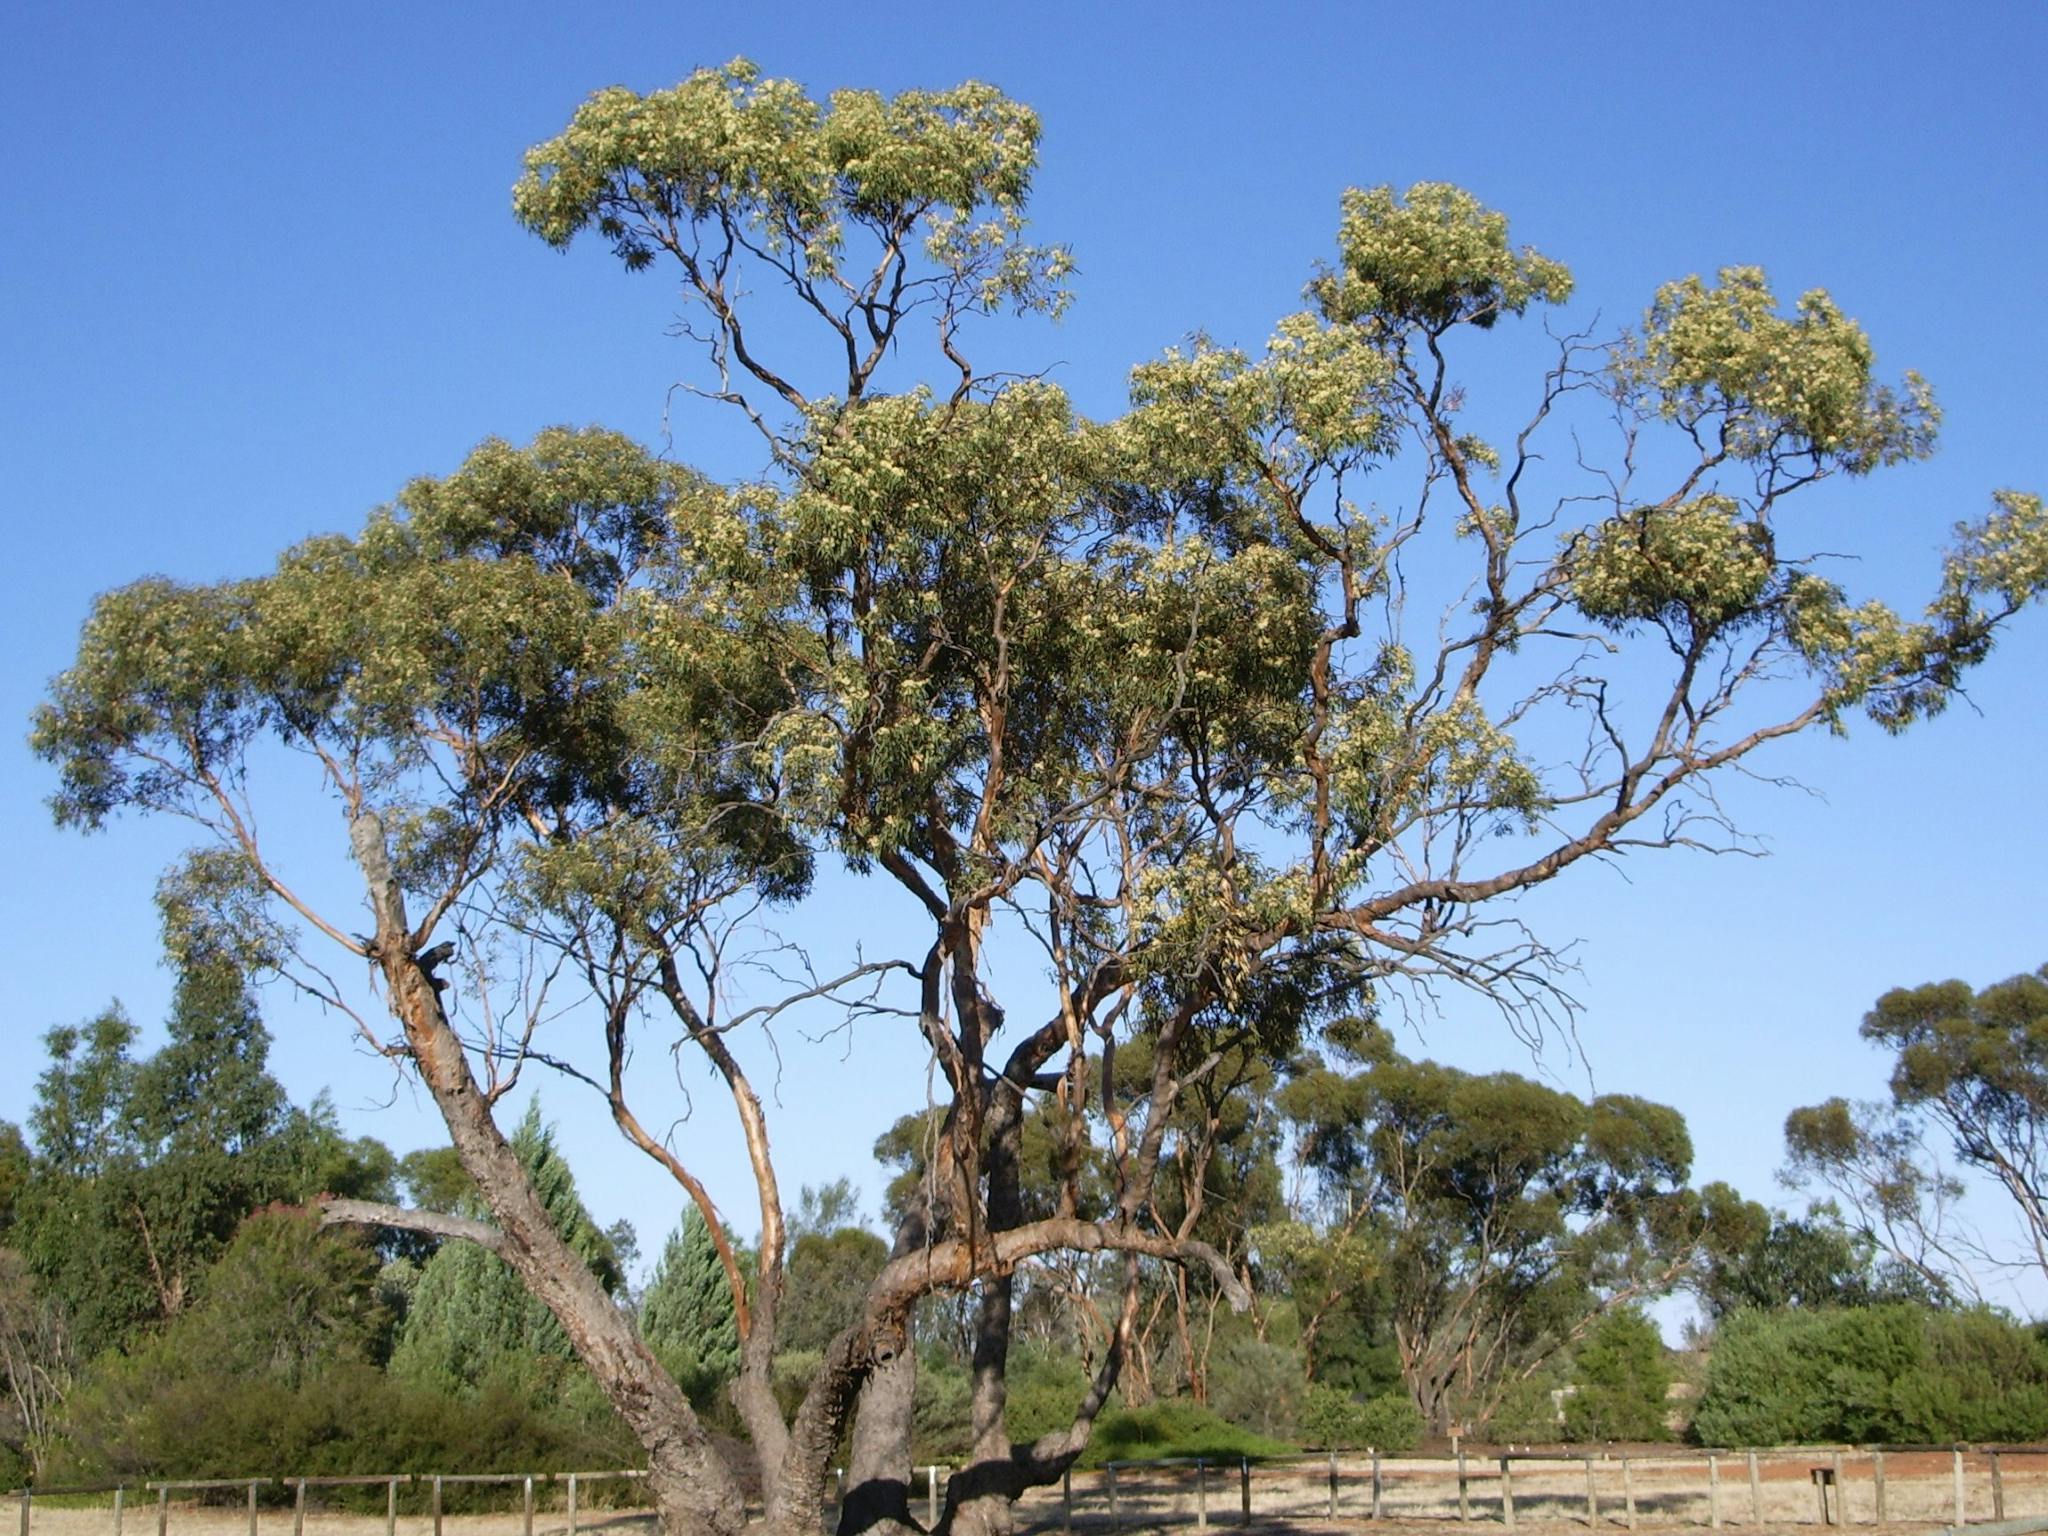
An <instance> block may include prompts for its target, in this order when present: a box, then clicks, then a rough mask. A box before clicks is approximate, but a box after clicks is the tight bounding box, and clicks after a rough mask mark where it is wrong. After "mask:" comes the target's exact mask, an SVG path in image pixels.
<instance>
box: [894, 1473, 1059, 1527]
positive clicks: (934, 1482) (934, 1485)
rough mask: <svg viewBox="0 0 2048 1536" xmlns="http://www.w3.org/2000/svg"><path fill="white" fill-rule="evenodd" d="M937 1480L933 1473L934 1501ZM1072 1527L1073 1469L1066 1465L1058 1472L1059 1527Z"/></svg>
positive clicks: (936, 1517) (934, 1517)
mask: <svg viewBox="0 0 2048 1536" xmlns="http://www.w3.org/2000/svg"><path fill="white" fill-rule="evenodd" d="M938 1481H939V1480H938V1475H937V1474H936V1473H934V1474H933V1476H932V1497H933V1499H934V1501H935V1502H936V1500H937V1497H938ZM931 1523H932V1525H937V1524H938V1523H939V1521H938V1516H936V1515H934V1516H933V1517H932V1522H931ZM1073 1528H1074V1469H1073V1468H1072V1467H1068V1468H1067V1470H1066V1471H1064V1472H1062V1473H1061V1474H1060V1529H1061V1530H1063V1531H1071V1530H1073ZM926 1529H930V1527H929V1526H928V1527H926Z"/></svg>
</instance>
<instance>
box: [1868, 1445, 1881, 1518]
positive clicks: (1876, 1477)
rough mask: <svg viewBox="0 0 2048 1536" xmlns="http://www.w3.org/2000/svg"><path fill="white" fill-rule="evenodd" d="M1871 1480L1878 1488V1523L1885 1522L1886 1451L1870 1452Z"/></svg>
mask: <svg viewBox="0 0 2048 1536" xmlns="http://www.w3.org/2000/svg"><path fill="white" fill-rule="evenodd" d="M1870 1481H1871V1484H1872V1486H1873V1487H1875V1488H1876V1490H1877V1523H1878V1524H1879V1525H1883V1524H1884V1452H1883V1451H1872V1452H1871V1453H1870Z"/></svg>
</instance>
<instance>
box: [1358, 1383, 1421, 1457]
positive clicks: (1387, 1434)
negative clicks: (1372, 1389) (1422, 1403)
mask: <svg viewBox="0 0 2048 1536" xmlns="http://www.w3.org/2000/svg"><path fill="white" fill-rule="evenodd" d="M1422 1428H1423V1425H1422V1411H1421V1410H1420V1409H1419V1408H1417V1407H1416V1406H1415V1404H1414V1403H1413V1402H1411V1401H1409V1399H1407V1398H1406V1397H1399V1396H1393V1395H1388V1396H1384V1397H1375V1398H1373V1399H1372V1400H1371V1401H1370V1402H1367V1403H1365V1404H1363V1405H1361V1408H1360V1412H1359V1433H1360V1434H1361V1435H1363V1436H1364V1439H1365V1443H1366V1444H1367V1445H1369V1446H1372V1447H1374V1448H1375V1449H1377V1450H1382V1451H1392V1452H1394V1453H1396V1454H1399V1453H1400V1452H1402V1451H1412V1450H1414V1449H1415V1447H1416V1446H1418V1445H1420V1444H1421V1443H1422Z"/></svg>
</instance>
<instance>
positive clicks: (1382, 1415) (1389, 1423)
mask: <svg viewBox="0 0 2048 1536" xmlns="http://www.w3.org/2000/svg"><path fill="white" fill-rule="evenodd" d="M1301 1435H1302V1440H1303V1442H1304V1443H1305V1444H1308V1445H1312V1446H1315V1447H1317V1448H1318V1449H1328V1450H1355V1449H1358V1448H1361V1447H1367V1446H1369V1447H1371V1448H1373V1449H1374V1450H1380V1451H1390V1452H1393V1453H1395V1454H1397V1455H1398V1454H1399V1453H1400V1452H1403V1451H1412V1450H1414V1449H1415V1447H1416V1446H1417V1445H1419V1444H1420V1443H1421V1441H1422V1414H1421V1412H1420V1411H1419V1410H1417V1408H1416V1406H1415V1404H1414V1403H1413V1402H1411V1401H1410V1400H1409V1399H1408V1398H1407V1397H1405V1396H1394V1395H1392V1394H1386V1395H1382V1396H1379V1397H1375V1398H1373V1399H1372V1400H1370V1401H1369V1402H1360V1401H1358V1400H1357V1399H1356V1398H1354V1397H1353V1396H1352V1395H1351V1394H1350V1393H1348V1392H1344V1391H1340V1390H1339V1389H1338V1388H1336V1387H1333V1386H1329V1385H1328V1384H1326V1383H1324V1382H1316V1383H1314V1384H1313V1385H1311V1386H1310V1387H1309V1389H1308V1391H1307V1393H1306V1394H1304V1396H1303V1399H1302V1407H1301Z"/></svg>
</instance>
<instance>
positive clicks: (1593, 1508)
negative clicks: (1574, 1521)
mask: <svg viewBox="0 0 2048 1536" xmlns="http://www.w3.org/2000/svg"><path fill="white" fill-rule="evenodd" d="M1599 1523H1600V1495H1599V1492H1598V1491H1597V1490H1596V1489H1595V1488H1594V1487H1593V1458H1592V1457H1590V1456H1588V1457H1587V1458H1586V1527H1587V1529H1588V1530H1590V1529H1592V1527H1594V1526H1596V1525H1598V1524H1599Z"/></svg>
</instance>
